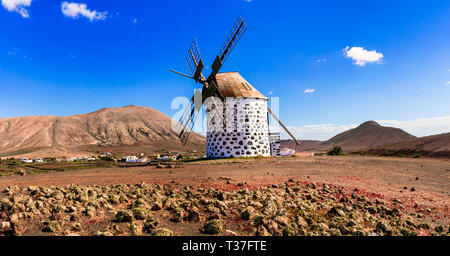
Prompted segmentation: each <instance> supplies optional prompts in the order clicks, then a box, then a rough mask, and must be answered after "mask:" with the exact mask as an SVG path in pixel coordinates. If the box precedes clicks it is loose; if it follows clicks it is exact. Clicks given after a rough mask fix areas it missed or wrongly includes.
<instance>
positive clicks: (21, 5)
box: [2, 0, 32, 18]
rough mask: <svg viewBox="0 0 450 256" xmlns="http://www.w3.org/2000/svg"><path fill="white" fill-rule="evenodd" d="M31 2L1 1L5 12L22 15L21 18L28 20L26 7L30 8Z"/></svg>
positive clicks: (24, 0)
mask: <svg viewBox="0 0 450 256" xmlns="http://www.w3.org/2000/svg"><path fill="white" fill-rule="evenodd" d="M31 1H32V0H2V5H3V7H5V9H6V10H8V11H10V12H17V13H19V14H20V15H22V17H23V18H29V17H30V14H29V13H28V9H27V7H30V6H31Z"/></svg>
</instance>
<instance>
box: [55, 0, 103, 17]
mask: <svg viewBox="0 0 450 256" xmlns="http://www.w3.org/2000/svg"><path fill="white" fill-rule="evenodd" d="M61 11H62V13H63V14H64V16H66V17H70V18H74V19H78V18H79V17H80V16H83V17H85V18H88V19H89V20H90V21H95V20H105V19H106V15H107V14H108V12H106V11H105V12H98V11H96V10H93V11H91V10H89V9H88V8H87V5H86V4H79V3H68V2H62V4H61Z"/></svg>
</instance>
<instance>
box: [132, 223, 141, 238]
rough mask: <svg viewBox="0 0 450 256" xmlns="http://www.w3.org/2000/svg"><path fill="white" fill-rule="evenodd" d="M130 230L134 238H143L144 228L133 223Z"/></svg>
mask: <svg viewBox="0 0 450 256" xmlns="http://www.w3.org/2000/svg"><path fill="white" fill-rule="evenodd" d="M130 230H131V234H132V235H133V236H141V235H142V226H141V225H139V224H135V223H131V224H130Z"/></svg>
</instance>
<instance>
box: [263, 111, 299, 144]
mask: <svg viewBox="0 0 450 256" xmlns="http://www.w3.org/2000/svg"><path fill="white" fill-rule="evenodd" d="M267 111H268V112H269V113H270V114H271V115H272V116H273V118H275V120H277V122H278V123H279V124H280V125H281V127H283V129H284V130H285V131H286V132H287V133H288V134H289V136H291V138H292V139H293V140H294V141H295V144H297V146H299V145H300V142H298V140H297V139H296V138H295V137H294V135H293V134H292V133H291V132H290V131H289V130H288V128H287V127H286V126H285V125H284V124H283V123H282V122H281V121H280V119H278V117H277V116H276V115H275V114H274V113H273V112H272V110H270V108H269V107H267Z"/></svg>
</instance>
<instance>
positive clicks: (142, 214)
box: [132, 207, 152, 220]
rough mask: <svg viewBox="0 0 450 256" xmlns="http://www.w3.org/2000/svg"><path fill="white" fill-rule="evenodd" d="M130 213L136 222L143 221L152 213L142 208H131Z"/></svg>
mask: <svg viewBox="0 0 450 256" xmlns="http://www.w3.org/2000/svg"><path fill="white" fill-rule="evenodd" d="M132 212H133V216H134V218H135V219H137V220H145V219H146V218H148V217H150V216H151V215H152V213H151V212H150V211H149V210H147V209H146V208H144V207H137V208H133V209H132Z"/></svg>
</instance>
